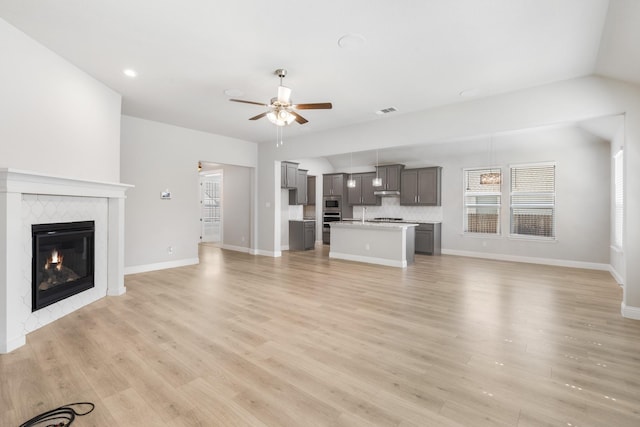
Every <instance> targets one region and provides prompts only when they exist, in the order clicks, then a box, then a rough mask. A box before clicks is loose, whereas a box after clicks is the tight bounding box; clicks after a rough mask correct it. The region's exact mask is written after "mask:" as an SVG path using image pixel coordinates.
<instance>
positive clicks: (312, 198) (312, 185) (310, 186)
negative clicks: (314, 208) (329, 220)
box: [306, 175, 316, 205]
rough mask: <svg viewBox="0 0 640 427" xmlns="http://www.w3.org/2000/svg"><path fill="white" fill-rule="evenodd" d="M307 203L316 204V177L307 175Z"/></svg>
mask: <svg viewBox="0 0 640 427" xmlns="http://www.w3.org/2000/svg"><path fill="white" fill-rule="evenodd" d="M306 204H307V205H315V204H316V177H315V176H313V175H309V176H307V203H306Z"/></svg>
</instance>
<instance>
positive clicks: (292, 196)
mask: <svg viewBox="0 0 640 427" xmlns="http://www.w3.org/2000/svg"><path fill="white" fill-rule="evenodd" d="M307 172H308V171H307V170H306V169H297V170H296V175H297V177H296V187H295V188H294V189H289V204H290V205H306V204H307Z"/></svg>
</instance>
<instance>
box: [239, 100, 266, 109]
mask: <svg viewBox="0 0 640 427" xmlns="http://www.w3.org/2000/svg"><path fill="white" fill-rule="evenodd" d="M229 101H232V102H242V103H244V104H253V105H260V106H261V107H268V106H269V104H265V103H264V102H255V101H245V100H244V99H230V100H229Z"/></svg>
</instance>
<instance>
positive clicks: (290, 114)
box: [229, 68, 333, 126]
mask: <svg viewBox="0 0 640 427" xmlns="http://www.w3.org/2000/svg"><path fill="white" fill-rule="evenodd" d="M274 74H275V75H277V76H278V77H280V86H278V96H276V97H275V98H271V100H270V101H269V104H263V103H262V102H255V101H245V100H244V99H230V100H229V101H232V102H241V103H244V104H253V105H260V106H263V107H267V108H268V109H269V111H265V112H264V113H260V114H258V115H257V116H253V117H251V118H249V120H258V119H261V118H263V117H265V116H266V117H267V119H269V121H270V122H271V123H273V124H274V125H276V126H288V125H290V124H291V123H293V122H298V123H299V124H301V125H303V124H305V123H307V122H308V120H307V119H305V118H304V117H302V116H301V115H300V114H298V113H296V112H295V111H294V110H329V109H331V108H333V105H331V103H330V102H320V103H314V104H293V103H292V102H291V88H288V87H287V86H284V85H283V84H282V79H283V78H284V77H285V76H286V75H287V70H285V69H284V68H278V69H277V70H276V71H275V72H274Z"/></svg>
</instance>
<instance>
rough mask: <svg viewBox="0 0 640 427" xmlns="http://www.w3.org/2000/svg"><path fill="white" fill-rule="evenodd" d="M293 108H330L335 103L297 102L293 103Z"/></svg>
mask: <svg viewBox="0 0 640 427" xmlns="http://www.w3.org/2000/svg"><path fill="white" fill-rule="evenodd" d="M291 108H295V109H296V110H330V109H332V108H333V105H331V103H330V102H318V103H316V104H296V105H292V106H291Z"/></svg>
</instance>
